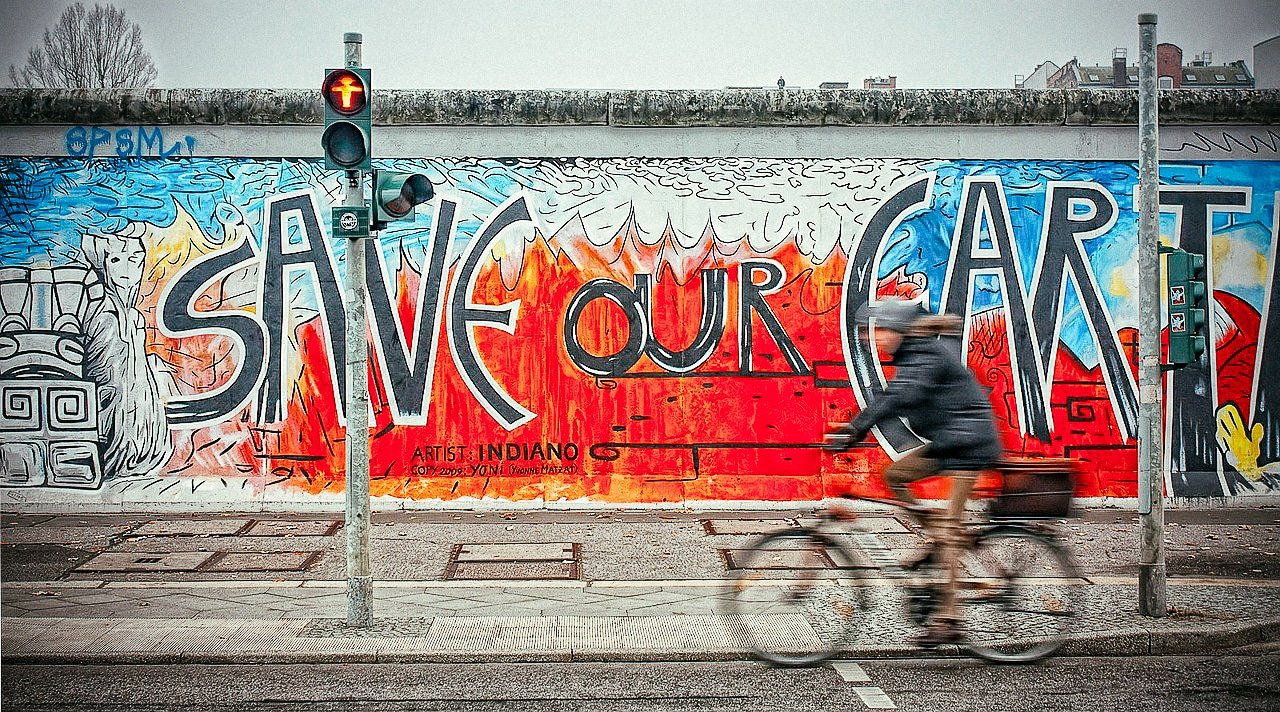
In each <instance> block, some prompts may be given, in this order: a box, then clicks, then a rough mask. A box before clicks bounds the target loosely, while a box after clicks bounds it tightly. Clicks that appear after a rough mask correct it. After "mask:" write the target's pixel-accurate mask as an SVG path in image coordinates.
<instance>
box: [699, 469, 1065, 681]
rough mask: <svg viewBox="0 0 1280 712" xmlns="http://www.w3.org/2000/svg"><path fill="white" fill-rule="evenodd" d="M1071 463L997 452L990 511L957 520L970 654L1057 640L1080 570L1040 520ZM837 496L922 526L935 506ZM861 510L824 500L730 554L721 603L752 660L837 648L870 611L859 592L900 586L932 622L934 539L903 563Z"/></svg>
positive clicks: (1012, 657) (796, 662) (793, 660)
mask: <svg viewBox="0 0 1280 712" xmlns="http://www.w3.org/2000/svg"><path fill="white" fill-rule="evenodd" d="M1073 468H1074V464H1073V463H1072V462H1071V461H1067V460H1039V461H1035V460H1032V461H1021V462H1017V461H1005V462H1002V463H1001V464H1000V465H999V466H997V467H996V468H995V469H996V471H998V472H999V473H1000V474H1001V475H1002V476H1001V483H1002V486H1001V489H1000V491H999V492H998V493H997V496H996V498H995V499H994V500H993V505H992V511H991V513H990V514H989V516H988V518H987V519H986V520H985V521H982V522H978V523H968V524H966V525H965V531H966V532H967V533H968V534H969V536H970V538H971V541H972V545H971V546H969V547H968V548H967V550H966V551H964V552H963V553H962V554H961V558H960V569H959V571H960V573H959V575H958V590H957V593H956V595H957V601H958V604H959V610H960V613H961V615H962V617H963V619H964V632H965V637H964V640H963V641H962V642H961V643H960V646H961V648H962V649H964V650H966V651H967V652H969V653H970V654H973V655H975V656H977V657H979V658H982V659H984V660H987V661H991V662H998V663H1028V662H1035V661H1038V660H1041V659H1043V658H1045V657H1047V656H1049V655H1051V654H1053V653H1054V652H1055V651H1057V650H1058V649H1059V648H1060V647H1061V646H1062V644H1063V643H1064V642H1065V641H1066V639H1067V637H1068V636H1069V634H1070V633H1071V630H1072V627H1073V623H1074V621H1075V619H1076V618H1077V617H1078V616H1080V615H1081V613H1080V611H1081V603H1082V599H1083V595H1084V588H1083V587H1084V586H1085V585H1087V584H1088V580H1087V579H1086V578H1084V577H1083V576H1082V575H1081V574H1080V573H1079V569H1078V567H1077V566H1076V564H1075V561H1074V560H1073V558H1072V556H1071V554H1070V552H1068V551H1067V549H1066V548H1065V547H1064V546H1063V544H1062V543H1061V537H1060V536H1059V534H1058V533H1057V532H1056V530H1055V529H1054V527H1053V525H1052V524H1051V523H1050V522H1049V521H1047V519H1048V518H1050V517H1053V518H1057V517H1059V516H1066V515H1068V513H1069V509H1070V499H1071V492H1070V486H1069V485H1070V479H1071V472H1072V469H1073ZM1064 476H1065V480H1066V483H1067V484H1066V485H1065V486H1066V490H1065V491H1063V489H1062V488H1063V486H1064V485H1063V484H1062V482H1063V480H1064ZM1055 488H1056V489H1055ZM988 494H989V492H988ZM846 499H855V500H861V501H864V502H872V503H877V504H881V505H887V506H889V507H892V508H895V509H898V510H901V511H903V512H905V513H907V514H908V515H909V516H910V517H911V518H912V519H913V520H914V521H915V522H916V523H917V524H919V525H923V524H924V518H925V517H926V516H927V515H928V514H930V513H932V510H929V509H927V508H923V507H913V506H910V505H907V504H905V503H903V502H899V501H897V500H886V499H878V498H873V497H852V496H846ZM869 519H870V517H866V516H863V515H862V514H860V513H858V512H854V511H851V510H848V509H844V508H840V507H828V508H825V509H823V510H821V511H819V512H818V513H817V515H816V521H815V522H814V523H812V524H805V525H801V526H797V527H794V528H789V529H782V530H778V531H774V532H771V533H769V534H765V535H764V536H763V537H761V538H760V539H758V540H757V541H755V542H754V543H753V544H751V545H750V546H749V547H748V548H747V549H744V550H739V551H737V552H734V553H735V555H736V556H735V559H734V560H733V562H732V564H733V566H732V568H731V570H730V575H729V577H728V589H727V591H726V592H725V595H724V596H722V601H723V602H724V606H723V609H722V612H723V613H725V614H726V619H727V620H728V621H730V627H731V631H732V632H733V633H734V634H735V635H736V636H737V637H738V638H739V640H740V641H741V642H743V643H744V644H745V646H746V647H748V648H749V649H750V650H751V651H752V653H753V654H754V655H755V656H756V657H757V658H759V659H761V660H763V661H765V662H768V663H772V664H774V665H779V666H803V665H815V664H818V663H821V662H823V661H825V660H827V659H829V658H831V657H834V656H835V655H837V654H839V653H840V652H841V651H842V650H844V649H845V645H846V643H847V642H848V640H849V638H850V636H851V635H852V633H853V632H854V631H855V630H856V629H858V627H859V622H860V619H859V613H862V612H866V611H869V610H870V608H871V606H869V605H868V603H869V601H868V599H871V598H880V599H886V598H889V599H891V598H893V597H894V595H895V594H894V591H901V592H902V593H903V594H905V595H904V596H902V598H903V600H902V603H903V604H905V607H906V615H907V617H908V619H909V620H910V621H911V622H912V623H914V624H915V625H917V626H926V625H927V624H928V623H929V620H930V616H931V615H932V614H933V613H934V611H935V609H936V608H937V606H938V603H939V598H940V591H941V586H944V585H946V583H947V581H946V575H945V573H944V572H942V571H940V567H938V566H936V565H934V564H933V561H936V560H937V559H938V557H937V556H936V555H935V554H936V549H935V548H934V546H933V545H930V547H929V549H928V551H927V552H926V555H925V556H923V557H921V559H920V560H918V561H916V562H914V565H912V564H908V565H904V564H902V563H901V562H900V561H899V559H898V557H897V556H896V555H895V554H894V552H893V550H892V549H890V548H889V547H888V546H886V545H885V544H884V543H882V542H881V541H880V539H879V538H878V537H877V536H876V534H875V532H874V531H873V528H872V527H869V526H866V523H867V521H868V520H869ZM861 622H863V623H865V624H869V625H874V624H876V623H881V624H883V622H884V621H883V620H881V621H876V620H874V619H866V620H862V621H861Z"/></svg>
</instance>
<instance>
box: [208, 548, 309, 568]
mask: <svg viewBox="0 0 1280 712" xmlns="http://www.w3.org/2000/svg"><path fill="white" fill-rule="evenodd" d="M320 554H321V552H319V551H273V552H265V553H264V552H241V551H233V552H226V553H223V554H222V555H221V556H220V557H218V558H217V559H216V560H215V561H213V562H211V563H210V564H209V565H208V566H205V567H204V569H202V570H203V571H209V572H219V573H239V572H248V571H305V570H306V569H307V567H309V566H311V564H313V563H315V561H316V559H319V558H320Z"/></svg>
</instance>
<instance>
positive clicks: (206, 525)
mask: <svg viewBox="0 0 1280 712" xmlns="http://www.w3.org/2000/svg"><path fill="white" fill-rule="evenodd" d="M252 524H253V520H252V519H159V520H156V521H153V522H147V523H146V524H143V525H142V526H141V527H138V528H137V529H135V530H133V531H131V532H129V533H128V536H236V535H238V534H240V533H242V532H243V531H244V530H245V529H248V528H249V527H250V526H251V525H252Z"/></svg>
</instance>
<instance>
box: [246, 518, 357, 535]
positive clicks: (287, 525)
mask: <svg viewBox="0 0 1280 712" xmlns="http://www.w3.org/2000/svg"><path fill="white" fill-rule="evenodd" d="M341 527H342V522H340V521H337V520H327V519H319V520H317V519H304V520H299V521H289V520H285V519H264V520H260V521H257V522H254V524H253V526H251V527H249V529H248V531H246V532H244V534H242V535H241V536H333V535H334V534H335V533H336V532H337V531H338V529H340V528H341Z"/></svg>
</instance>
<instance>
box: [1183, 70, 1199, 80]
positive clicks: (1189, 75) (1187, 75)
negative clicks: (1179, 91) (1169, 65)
mask: <svg viewBox="0 0 1280 712" xmlns="http://www.w3.org/2000/svg"><path fill="white" fill-rule="evenodd" d="M1182 76H1184V77H1186V78H1187V81H1189V82H1194V81H1195V80H1196V75H1194V74H1192V73H1191V72H1187V73H1186V74H1183V75H1182Z"/></svg>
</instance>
